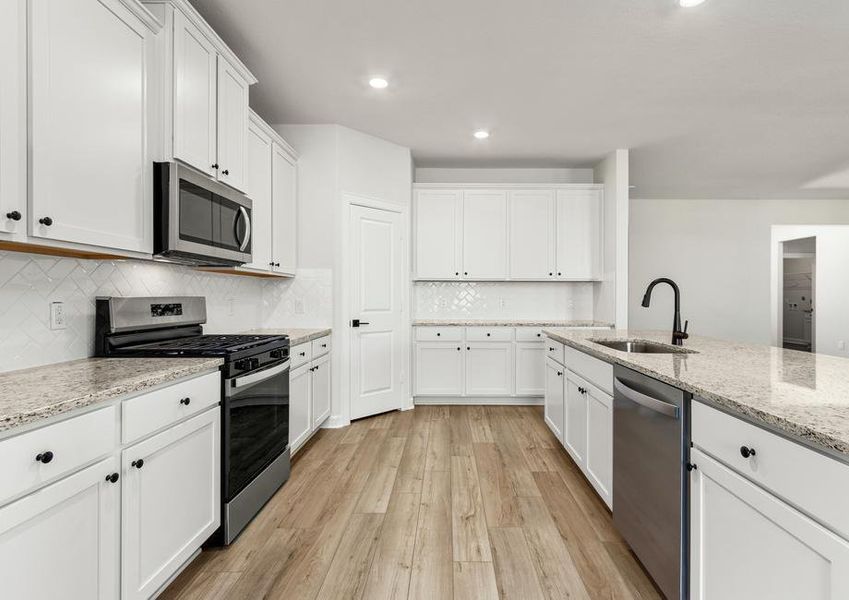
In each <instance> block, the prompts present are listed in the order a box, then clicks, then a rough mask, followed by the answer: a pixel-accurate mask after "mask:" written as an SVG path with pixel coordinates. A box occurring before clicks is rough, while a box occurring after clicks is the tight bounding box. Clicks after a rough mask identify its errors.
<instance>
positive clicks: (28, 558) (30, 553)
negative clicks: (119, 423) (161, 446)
mask: <svg viewBox="0 0 849 600" xmlns="http://www.w3.org/2000/svg"><path fill="white" fill-rule="evenodd" d="M117 471H118V460H117V458H115V457H112V458H108V459H106V460H103V461H101V462H99V463H97V464H95V465H92V466H91V467H88V468H87V469H84V470H82V471H80V472H78V473H75V474H74V475H71V476H69V477H66V478H65V479H62V480H60V481H59V482H57V483H54V484H52V485H49V486H47V487H46V488H42V489H41V490H38V491H37V492H34V493H33V494H30V495H29V496H26V497H24V498H22V499H21V500H18V501H17V502H13V503H12V504H9V505H8V506H5V507H3V508H0V581H2V592H0V596H2V597H3V598H9V599H10V600H11V599H12V598H15V599H21V600H25V599H26V600H28V599H32V600H53V599H55V598H62V599H63V600H114V599H115V598H117V597H118V594H119V584H118V560H119V555H120V542H119V526H120V521H119V519H120V514H121V512H120V506H119V502H120V497H121V496H120V493H119V492H120V486H121V484H120V480H118V481H116V482H114V483H113V482H112V481H111V480H107V479H106V478H107V476H110V475H112V474H113V473H115V474H117Z"/></svg>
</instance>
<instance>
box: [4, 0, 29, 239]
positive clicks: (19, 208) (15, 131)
mask: <svg viewBox="0 0 849 600" xmlns="http://www.w3.org/2000/svg"><path fill="white" fill-rule="evenodd" d="M0 12H2V15H3V18H2V19H0V81H2V82H3V85H0V240H8V239H10V238H18V237H21V238H23V237H24V236H25V234H26V224H27V209H26V203H27V188H26V177H27V168H26V167H27V163H26V148H27V140H26V129H27V104H26V89H27V81H26V64H27V59H26V13H27V2H26V0H2V2H0Z"/></svg>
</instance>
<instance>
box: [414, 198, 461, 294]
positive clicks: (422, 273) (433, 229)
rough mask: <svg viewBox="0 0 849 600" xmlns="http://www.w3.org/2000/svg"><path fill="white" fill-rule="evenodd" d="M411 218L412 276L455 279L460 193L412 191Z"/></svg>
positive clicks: (459, 226)
mask: <svg viewBox="0 0 849 600" xmlns="http://www.w3.org/2000/svg"><path fill="white" fill-rule="evenodd" d="M415 222H416V235H415V249H416V251H415V263H416V277H418V278H419V279H458V278H459V277H460V265H461V263H462V244H463V237H462V236H463V231H462V223H463V208H462V193H461V192H459V191H456V190H448V191H441V190H434V191H431V190H420V191H418V192H416V204H415Z"/></svg>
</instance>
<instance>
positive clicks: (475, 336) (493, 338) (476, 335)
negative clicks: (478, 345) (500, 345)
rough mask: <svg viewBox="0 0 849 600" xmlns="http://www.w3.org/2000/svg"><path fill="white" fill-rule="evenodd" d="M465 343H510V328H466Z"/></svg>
mask: <svg viewBox="0 0 849 600" xmlns="http://www.w3.org/2000/svg"><path fill="white" fill-rule="evenodd" d="M466 341H467V342H512V341H513V328H512V327H466Z"/></svg>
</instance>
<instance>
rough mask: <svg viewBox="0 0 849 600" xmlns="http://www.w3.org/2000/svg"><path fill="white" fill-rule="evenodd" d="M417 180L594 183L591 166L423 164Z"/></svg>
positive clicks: (424, 181) (440, 181) (428, 181)
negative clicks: (456, 166) (491, 166)
mask: <svg viewBox="0 0 849 600" xmlns="http://www.w3.org/2000/svg"><path fill="white" fill-rule="evenodd" d="M415 181H416V183H593V170H592V169H485V168H484V169H455V168H447V167H446V168H431V167H420V168H417V169H416V172H415Z"/></svg>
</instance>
